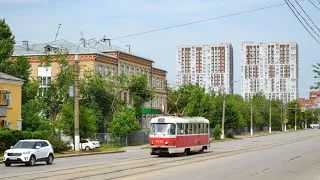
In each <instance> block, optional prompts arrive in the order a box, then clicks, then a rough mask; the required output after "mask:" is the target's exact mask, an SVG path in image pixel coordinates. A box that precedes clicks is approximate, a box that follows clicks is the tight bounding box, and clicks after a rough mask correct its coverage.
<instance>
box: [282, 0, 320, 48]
mask: <svg viewBox="0 0 320 180" xmlns="http://www.w3.org/2000/svg"><path fill="white" fill-rule="evenodd" d="M284 1H285V2H286V3H287V5H288V6H289V8H290V10H291V11H292V12H293V14H294V15H295V16H296V18H297V19H298V20H299V21H300V23H301V24H302V26H303V27H304V28H305V29H306V30H307V31H308V33H309V34H310V35H311V36H312V37H313V39H314V40H316V41H317V42H318V44H320V42H319V41H318V40H317V39H316V38H315V37H314V36H313V34H312V33H311V32H310V31H309V30H308V29H307V27H306V26H305V25H304V24H303V23H302V22H301V20H300V18H299V17H298V16H297V14H296V13H295V12H294V11H293V9H292V8H291V6H290V5H289V4H288V2H287V0H284Z"/></svg>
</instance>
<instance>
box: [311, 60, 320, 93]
mask: <svg viewBox="0 0 320 180" xmlns="http://www.w3.org/2000/svg"><path fill="white" fill-rule="evenodd" d="M312 66H313V67H314V69H313V72H314V73H315V76H314V78H315V79H316V81H317V82H316V83H315V84H316V85H315V86H312V87H311V89H318V90H320V63H317V64H316V65H312Z"/></svg>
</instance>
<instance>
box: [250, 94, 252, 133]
mask: <svg viewBox="0 0 320 180" xmlns="http://www.w3.org/2000/svg"><path fill="white" fill-rule="evenodd" d="M252 101H253V99H252V97H251V122H250V134H251V136H253V105H252Z"/></svg>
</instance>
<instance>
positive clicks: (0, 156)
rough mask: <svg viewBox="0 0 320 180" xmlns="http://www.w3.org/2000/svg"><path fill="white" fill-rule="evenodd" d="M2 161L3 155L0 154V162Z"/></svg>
mask: <svg viewBox="0 0 320 180" xmlns="http://www.w3.org/2000/svg"><path fill="white" fill-rule="evenodd" d="M1 161H3V154H0V162H1Z"/></svg>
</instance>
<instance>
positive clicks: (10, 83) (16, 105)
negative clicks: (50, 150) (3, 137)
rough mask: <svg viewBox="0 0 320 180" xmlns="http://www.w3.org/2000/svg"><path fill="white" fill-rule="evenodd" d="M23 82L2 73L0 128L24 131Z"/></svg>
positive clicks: (0, 76) (0, 79) (0, 77)
mask: <svg viewBox="0 0 320 180" xmlns="http://www.w3.org/2000/svg"><path fill="white" fill-rule="evenodd" d="M23 82H24V81H23V80H22V79H19V78H16V77H13V76H10V75H7V74H4V73H1V72H0V122H1V124H0V128H9V129H13V130H22V119H21V98H22V97H21V86H22V84H23Z"/></svg>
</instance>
